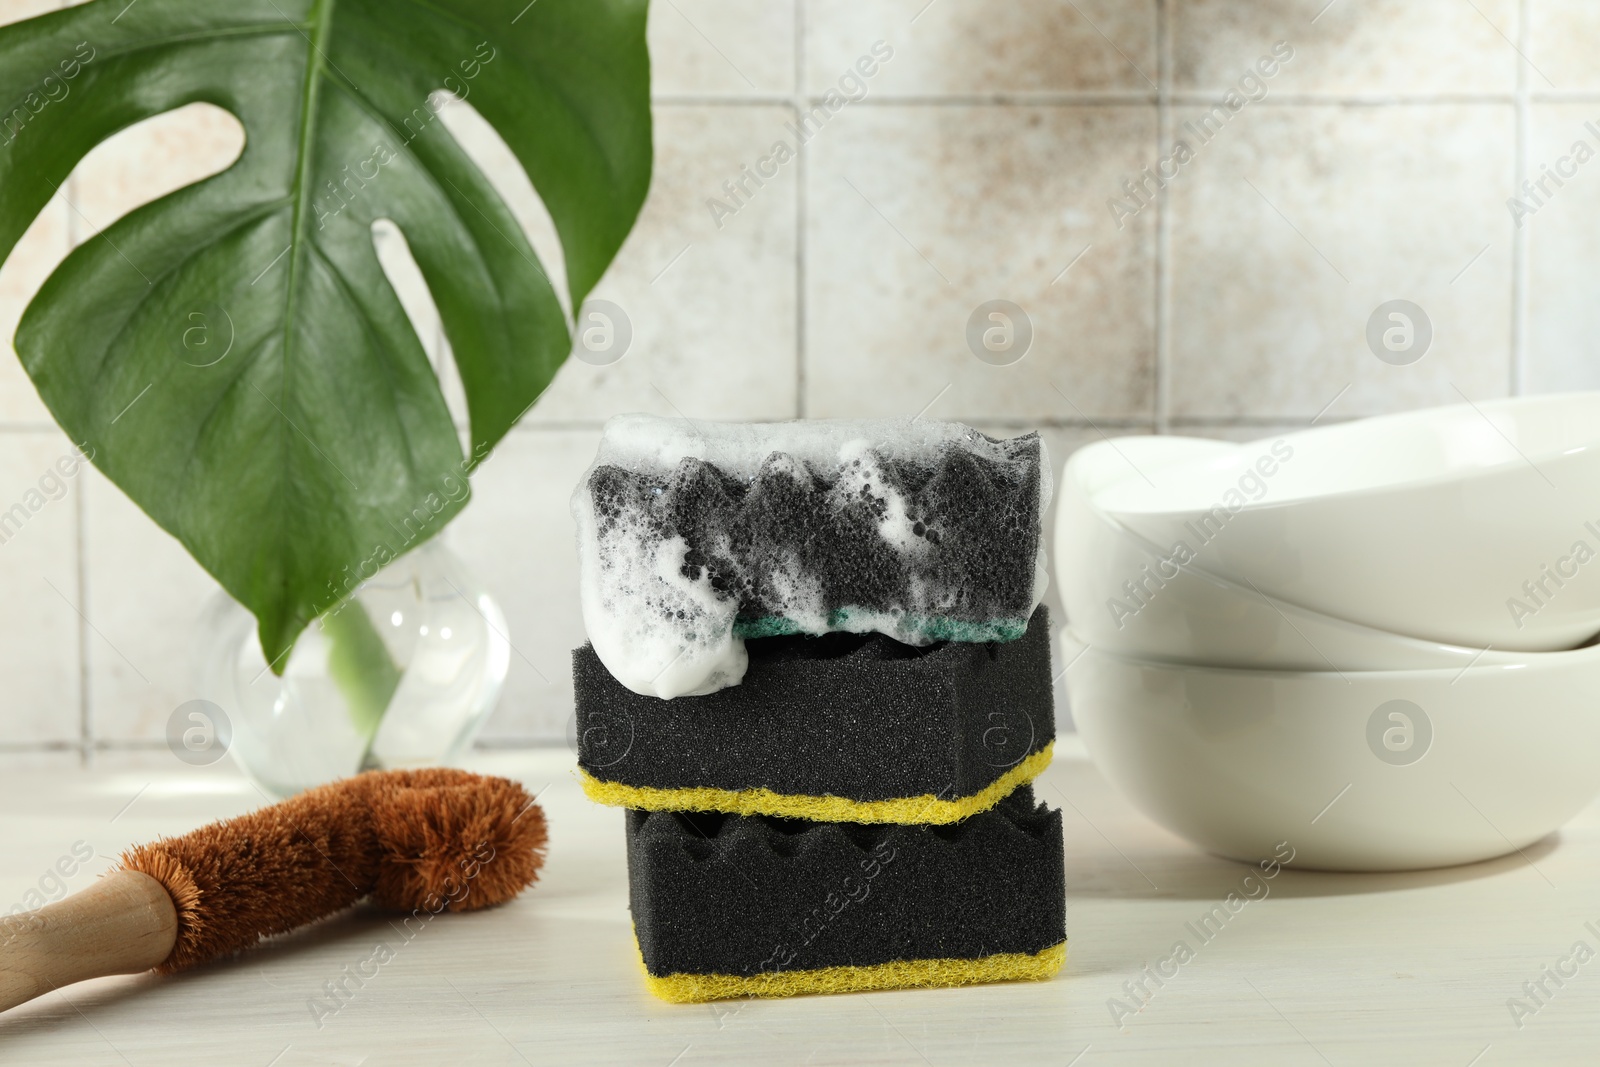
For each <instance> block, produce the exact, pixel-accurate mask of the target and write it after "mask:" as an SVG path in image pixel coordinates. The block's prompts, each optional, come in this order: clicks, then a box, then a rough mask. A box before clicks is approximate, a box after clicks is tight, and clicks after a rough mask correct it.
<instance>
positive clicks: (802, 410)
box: [789, 0, 809, 419]
mask: <svg viewBox="0 0 1600 1067" xmlns="http://www.w3.org/2000/svg"><path fill="white" fill-rule="evenodd" d="M805 60H806V5H805V0H794V95H793V96H792V97H791V99H790V101H789V102H790V104H791V105H792V106H793V108H794V122H795V128H796V129H797V130H798V129H799V128H800V127H801V125H802V122H803V116H804V113H805V107H806V103H805V100H806V96H805V88H806V83H805V76H806V75H805ZM808 170H809V168H808V167H807V166H806V154H805V146H804V145H799V146H797V148H796V151H795V160H794V417H795V418H797V419H803V418H805V417H806V181H807V177H808Z"/></svg>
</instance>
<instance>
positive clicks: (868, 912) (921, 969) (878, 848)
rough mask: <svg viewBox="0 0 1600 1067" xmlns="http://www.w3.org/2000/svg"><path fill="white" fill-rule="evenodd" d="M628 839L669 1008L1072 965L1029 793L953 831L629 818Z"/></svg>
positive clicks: (725, 818)
mask: <svg viewBox="0 0 1600 1067" xmlns="http://www.w3.org/2000/svg"><path fill="white" fill-rule="evenodd" d="M627 836H628V880H629V902H630V907H631V909H632V911H633V924H634V932H635V934H636V935H637V937H638V942H639V950H640V954H641V956H642V957H643V960H644V966H645V970H646V973H647V975H648V977H649V978H650V979H651V986H652V988H653V989H654V990H655V991H656V992H657V993H659V994H661V995H663V996H666V997H667V998H668V999H677V1000H703V999H711V998H713V997H716V996H736V995H747V994H755V995H785V994H789V993H795V992H810V991H827V990H842V989H846V988H850V989H859V988H874V987H883V986H885V985H907V984H956V983H960V982H963V981H975V980H987V979H994V978H1021V977H1025V978H1039V977H1047V976H1048V974H1051V973H1054V970H1055V969H1056V968H1058V967H1059V966H1060V963H1061V960H1062V959H1063V958H1064V955H1065V948H1064V943H1065V941H1066V889H1065V884H1064V874H1063V862H1062V838H1061V813H1060V812H1059V811H1052V810H1050V809H1049V808H1047V807H1045V806H1044V805H1042V804H1038V805H1036V804H1035V801H1034V797H1033V790H1032V788H1031V787H1029V786H1023V787H1022V788H1020V789H1018V790H1017V791H1016V792H1014V793H1012V794H1011V795H1010V796H1009V797H1007V798H1006V799H1005V800H1003V801H1001V802H1000V803H999V804H998V805H997V806H996V807H995V808H993V809H991V810H990V811H987V812H984V813H982V814H980V815H975V816H973V817H972V818H970V819H967V820H966V821H964V822H961V823H957V824H954V825H951V826H898V825H875V826H864V825H858V824H849V823H813V822H805V821H800V820H788V819H774V818H769V817H766V816H734V815H721V814H715V813H682V812H642V811H630V812H629V813H628V817H627ZM886 976H887V977H886Z"/></svg>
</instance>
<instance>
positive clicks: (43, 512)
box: [0, 430, 88, 745]
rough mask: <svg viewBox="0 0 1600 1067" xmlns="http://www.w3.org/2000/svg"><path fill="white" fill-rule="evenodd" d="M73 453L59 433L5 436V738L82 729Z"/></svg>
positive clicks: (1, 562)
mask: <svg viewBox="0 0 1600 1067" xmlns="http://www.w3.org/2000/svg"><path fill="white" fill-rule="evenodd" d="M70 455H71V445H70V443H69V442H68V440H67V438H66V437H65V436H64V435H63V434H61V433H60V432H58V431H54V430H51V431H46V432H8V433H3V434H0V522H3V525H0V536H3V537H4V540H3V542H0V598H3V600H4V602H5V605H6V611H5V614H4V617H3V618H0V677H4V678H6V679H7V695H6V714H5V729H4V731H3V734H0V740H3V741H5V742H6V743H7V744H8V745H9V744H20V743H27V742H39V741H76V740H77V739H78V737H79V723H80V718H81V713H80V701H79V677H78V615H77V606H78V605H80V604H81V603H82V593H81V591H80V590H79V587H78V552H77V536H76V533H75V530H76V521H77V518H76V510H77V508H78V507H79V506H80V505H81V502H82V499H83V481H84V479H85V478H87V477H88V474H87V473H86V472H85V468H83V467H82V466H81V465H78V464H75V463H74V462H73V461H72V460H71V459H70V458H68V459H66V460H63V457H70ZM58 462H61V463H62V464H63V465H62V466H61V467H60V468H57V467H56V464H57V463H58ZM63 471H67V472H71V473H70V474H67V475H64V474H63V473H62V472H63Z"/></svg>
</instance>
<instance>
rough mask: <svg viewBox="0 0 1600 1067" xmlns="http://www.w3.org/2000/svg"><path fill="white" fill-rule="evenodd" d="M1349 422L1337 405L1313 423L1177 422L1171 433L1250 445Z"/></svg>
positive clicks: (1309, 421)
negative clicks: (1221, 423) (1341, 415)
mask: <svg viewBox="0 0 1600 1067" xmlns="http://www.w3.org/2000/svg"><path fill="white" fill-rule="evenodd" d="M1346 421H1349V417H1348V416H1346V417H1344V418H1340V417H1339V415H1338V410H1337V405H1336V406H1335V407H1334V408H1333V409H1331V410H1329V412H1328V413H1327V414H1325V415H1323V416H1322V418H1320V419H1318V420H1317V421H1316V422H1312V421H1311V420H1310V419H1306V420H1305V421H1303V422H1260V423H1248V424H1240V425H1217V424H1214V423H1205V424H1196V423H1184V422H1182V421H1178V422H1175V423H1174V424H1173V426H1172V429H1171V430H1170V431H1169V432H1171V433H1172V434H1174V435H1176V436H1178V437H1209V438H1211V439H1212V440H1216V441H1232V442H1233V443H1234V444H1240V445H1243V444H1250V443H1251V442H1254V441H1271V440H1276V439H1278V438H1279V437H1282V436H1283V435H1284V434H1286V433H1299V432H1300V431H1301V430H1310V429H1314V428H1316V427H1318V426H1332V425H1333V424H1334V423H1336V422H1346Z"/></svg>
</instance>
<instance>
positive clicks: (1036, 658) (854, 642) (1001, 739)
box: [573, 606, 1055, 823]
mask: <svg viewBox="0 0 1600 1067" xmlns="http://www.w3.org/2000/svg"><path fill="white" fill-rule="evenodd" d="M746 647H747V649H748V651H749V654H750V667H749V669H748V671H746V673H745V677H744V682H743V683H742V684H740V685H737V686H733V687H731V688H728V689H722V690H718V691H717V692H715V693H711V694H709V695H706V696H682V697H676V698H674V699H672V700H662V699H660V698H658V697H650V696H641V695H639V694H637V693H634V692H632V691H631V690H629V689H628V688H627V687H625V686H623V685H622V684H621V683H620V682H618V681H617V680H616V679H615V678H613V677H612V676H611V674H610V672H608V671H607V670H606V668H605V666H604V665H603V664H602V663H601V662H600V659H599V657H597V656H596V655H595V653H594V651H593V649H591V648H590V647H589V646H588V645H585V646H584V647H582V648H580V649H578V650H577V651H576V652H575V653H574V654H573V678H574V680H575V684H576V688H577V737H578V765H579V766H580V767H581V768H582V769H583V772H584V786H585V789H586V790H587V791H588V793H589V795H590V796H591V797H592V798H593V799H595V800H598V801H600V802H602V803H610V804H616V805H619V806H622V807H632V808H649V809H652V810H658V811H659V810H717V811H724V812H732V813H737V814H766V815H784V816H793V817H800V818H810V819H817V820H821V821H847V822H902V823H914V822H952V821H954V820H957V819H961V818H964V817H966V816H968V815H971V814H973V813H974V812H976V811H980V810H983V809H984V808H987V807H990V806H992V805H993V804H994V803H995V802H996V801H998V800H999V799H1000V798H1001V797H1002V796H1004V795H1005V794H1006V793H1008V792H1010V791H1011V789H1012V788H1014V787H1015V786H1016V785H1017V784H1019V783H1020V782H1023V781H1028V780H1030V779H1032V778H1033V777H1034V776H1035V775H1036V774H1038V773H1039V771H1041V770H1043V769H1044V766H1045V765H1046V764H1047V763H1048V762H1049V758H1050V755H1049V747H1050V743H1051V742H1052V741H1053V740H1054V739H1055V715H1054V707H1053V698H1052V695H1051V679H1050V620H1049V615H1048V613H1047V612H1046V610H1045V608H1044V607H1042V606H1041V607H1039V608H1038V609H1037V610H1036V611H1035V612H1034V614H1033V618H1032V620H1031V621H1030V622H1029V625H1028V630H1027V633H1026V634H1025V635H1024V636H1023V637H1022V638H1021V639H1020V640H1017V641H1010V642H1004V643H988V644H963V643H957V642H949V643H944V644H937V645H927V646H922V647H912V646H909V645H903V644H900V643H899V642H896V641H893V640H891V639H890V638H887V637H884V636H882V635H878V634H870V635H863V634H828V635H824V636H821V637H770V638H762V639H760V640H755V641H751V642H749V643H748V645H747V646H746Z"/></svg>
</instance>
